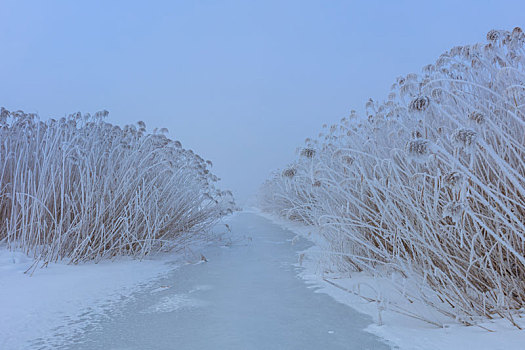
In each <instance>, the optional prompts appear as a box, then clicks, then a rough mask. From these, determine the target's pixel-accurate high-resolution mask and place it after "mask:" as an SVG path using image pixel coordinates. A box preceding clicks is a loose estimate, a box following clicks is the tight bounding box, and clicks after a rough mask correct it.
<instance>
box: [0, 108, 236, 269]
mask: <svg viewBox="0 0 525 350" xmlns="http://www.w3.org/2000/svg"><path fill="white" fill-rule="evenodd" d="M106 116H107V112H106V111H104V112H99V113H97V114H95V115H93V116H91V115H89V114H86V115H81V114H79V113H77V114H74V115H70V116H69V117H67V118H62V119H60V120H54V119H51V120H48V121H41V120H40V119H39V118H38V116H36V115H34V114H26V113H24V112H22V111H15V112H10V111H8V110H6V109H4V108H2V109H1V112H0V140H1V144H0V218H1V221H0V243H2V242H4V243H6V244H7V245H8V247H10V248H11V249H23V250H24V251H25V252H26V253H28V254H31V255H33V256H34V257H35V261H36V262H41V263H43V264H47V263H49V262H55V261H58V260H62V259H65V260H66V261H68V262H70V263H79V262H84V261H88V260H95V261H98V260H101V259H106V258H112V257H115V256H119V255H130V256H133V257H138V258H141V257H144V256H145V255H147V254H150V253H151V252H154V251H159V250H161V249H172V248H176V247H178V246H180V245H181V244H183V242H185V241H187V240H191V239H192V238H193V237H194V236H195V235H197V234H199V233H202V232H206V231H207V230H208V229H209V228H210V227H211V226H212V225H214V224H215V223H216V222H217V221H218V220H219V219H220V218H221V217H223V216H224V215H227V214H229V213H231V212H232V211H233V210H234V208H235V204H234V201H233V197H232V194H231V192H229V191H220V190H218V189H216V188H215V183H216V182H217V180H218V179H217V177H216V176H214V175H213V174H212V173H210V167H211V162H210V161H205V160H204V159H202V158H201V157H199V156H198V155H196V154H194V153H193V152H192V151H191V150H186V149H183V148H182V146H181V144H180V142H178V141H174V140H171V139H169V138H168V137H166V136H165V133H166V131H167V130H165V129H163V130H160V131H157V130H156V131H155V132H153V133H147V131H146V125H145V124H144V123H143V122H139V123H137V125H127V126H125V127H124V128H120V127H118V126H115V125H112V124H110V123H108V122H106V121H105V117H106Z"/></svg>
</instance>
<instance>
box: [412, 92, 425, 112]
mask: <svg viewBox="0 0 525 350" xmlns="http://www.w3.org/2000/svg"><path fill="white" fill-rule="evenodd" d="M429 105H430V98H429V97H428V96H419V97H416V98H415V99H413V100H412V101H410V104H409V105H408V108H409V109H410V110H411V111H418V112H422V111H424V110H426V109H427V108H428V106H429Z"/></svg>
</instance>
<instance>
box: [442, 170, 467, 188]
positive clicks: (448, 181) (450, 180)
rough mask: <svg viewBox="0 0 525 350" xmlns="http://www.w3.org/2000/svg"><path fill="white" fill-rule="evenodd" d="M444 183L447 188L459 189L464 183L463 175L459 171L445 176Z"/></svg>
mask: <svg viewBox="0 0 525 350" xmlns="http://www.w3.org/2000/svg"><path fill="white" fill-rule="evenodd" d="M443 182H444V183H445V186H447V187H449V188H457V187H459V185H461V183H462V182H463V174H462V173H458V172H457V171H452V172H450V173H448V174H447V175H445V177H444V178H443Z"/></svg>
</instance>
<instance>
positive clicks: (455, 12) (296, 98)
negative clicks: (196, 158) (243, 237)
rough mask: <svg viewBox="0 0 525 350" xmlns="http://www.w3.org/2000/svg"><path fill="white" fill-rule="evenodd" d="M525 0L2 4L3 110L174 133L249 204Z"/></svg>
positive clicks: (515, 21) (510, 22)
mask: <svg viewBox="0 0 525 350" xmlns="http://www.w3.org/2000/svg"><path fill="white" fill-rule="evenodd" d="M515 26H521V27H524V26H525V1H462V2H459V1H436V2H425V1H363V2H357V1H328V0H325V1H268V0H266V1H184V2H183V1H129V0H128V1H109V0H106V1H93V0H91V1H53V0H47V1H23V0H15V1H9V0H0V43H1V48H0V105H1V106H5V107H6V108H8V109H23V110H25V111H27V112H38V113H39V114H40V116H41V117H42V118H48V117H50V116H55V117H60V116H64V115H67V114H69V113H72V112H76V111H81V112H95V111H98V110H101V109H107V110H109V111H110V117H109V120H110V122H113V123H117V124H121V125H123V124H127V123H135V122H137V121H139V120H143V121H145V122H146V124H147V125H148V128H149V129H150V130H151V129H153V128H154V127H167V128H168V129H169V130H170V135H171V137H173V138H175V139H178V140H180V141H181V142H182V143H183V145H184V146H185V147H186V148H191V149H193V150H195V151H196V152H197V153H199V154H200V155H202V156H203V157H204V158H205V159H211V160H212V161H213V162H214V165H215V166H214V172H215V173H216V174H217V175H218V176H220V177H221V178H222V179H223V186H224V187H228V188H231V189H233V190H234V193H235V194H236V195H237V197H239V199H240V200H241V201H244V200H245V199H246V198H248V196H249V195H250V194H251V193H254V192H255V191H256V190H257V188H258V185H259V184H260V183H261V182H262V181H263V180H264V179H265V178H266V177H267V176H268V175H269V173H270V172H271V171H272V170H274V169H275V168H278V167H282V166H283V165H285V164H286V163H287V162H289V161H290V160H292V159H293V157H294V152H295V149H296V147H298V146H300V145H301V144H302V143H303V140H304V139H305V138H306V137H309V136H313V135H316V134H317V133H318V132H319V131H320V128H321V125H322V124H324V123H333V122H336V121H338V120H339V119H340V118H342V117H344V116H346V115H347V114H348V113H349V111H350V110H351V109H356V110H357V111H362V110H363V107H364V104H365V102H366V100H367V99H368V98H369V97H372V98H374V99H376V100H382V99H384V98H385V97H386V95H387V93H388V91H389V88H390V85H391V84H392V83H393V82H394V80H395V78H396V77H397V76H399V75H401V74H406V73H410V72H419V71H420V69H421V67H422V66H424V65H425V64H427V63H432V62H434V61H435V59H436V58H437V56H438V55H439V54H440V53H442V52H443V51H445V50H447V49H449V48H451V47H452V46H455V45H460V44H467V43H475V42H477V41H481V40H484V38H485V34H486V32H487V31H488V30H490V29H493V28H497V29H512V28H513V27H515Z"/></svg>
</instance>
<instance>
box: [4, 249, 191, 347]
mask: <svg viewBox="0 0 525 350" xmlns="http://www.w3.org/2000/svg"><path fill="white" fill-rule="evenodd" d="M199 259H200V255H199V254H193V253H191V252H190V253H187V254H180V252H179V253H174V254H158V255H156V256H155V257H151V258H149V259H143V260H142V261H138V260H133V259H130V258H120V259H119V260H118V261H117V262H111V261H103V262H100V263H98V264H94V263H87V264H82V265H67V264H64V263H56V264H49V266H48V267H46V268H37V269H36V270H35V272H34V273H33V275H32V276H30V274H26V273H24V272H25V271H26V270H27V269H28V268H29V267H30V266H31V265H32V263H33V260H32V259H31V258H29V257H27V256H26V255H25V254H23V253H21V252H16V251H15V252H12V251H9V250H7V249H6V247H5V246H0V310H1V311H0V349H25V348H27V347H29V346H30V345H32V346H37V347H38V343H35V339H38V338H51V339H52V338H53V335H55V334H61V335H64V334H65V336H66V337H67V336H75V334H78V332H80V331H81V330H82V329H84V328H85V327H86V326H87V324H86V323H87V322H88V320H92V319H93V317H92V316H93V315H97V316H100V317H103V315H104V314H107V313H111V312H112V311H114V310H112V306H113V305H116V304H117V303H120V302H122V301H127V299H129V297H130V295H132V293H133V292H134V291H136V290H137V289H140V288H144V287H153V288H155V287H157V289H158V290H164V289H167V288H169V286H163V285H158V286H156V280H157V279H158V278H160V277H161V276H163V275H165V274H167V273H168V272H169V271H171V270H173V269H175V268H177V266H180V265H181V264H183V263H187V262H188V261H192V262H193V261H198V260H199ZM172 304H173V302H172ZM175 304H177V303H175ZM175 304H174V305H175ZM179 304H180V303H178V304H177V305H179ZM88 315H89V316H91V317H87V316H88Z"/></svg>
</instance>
